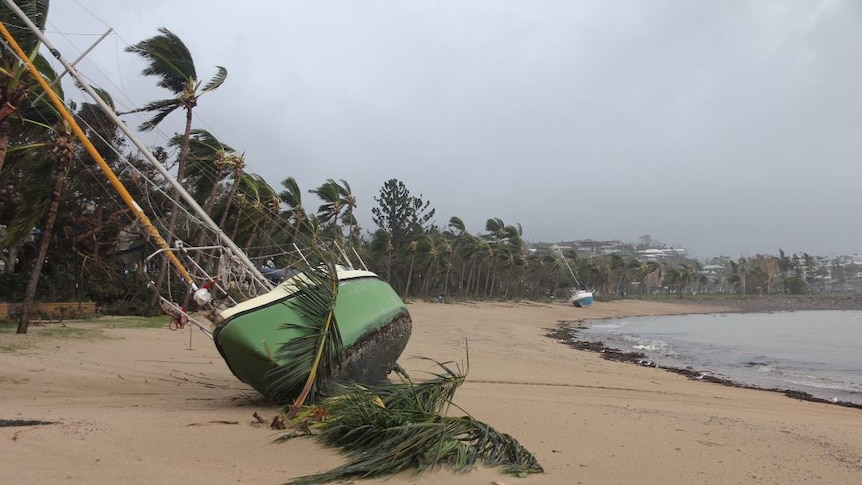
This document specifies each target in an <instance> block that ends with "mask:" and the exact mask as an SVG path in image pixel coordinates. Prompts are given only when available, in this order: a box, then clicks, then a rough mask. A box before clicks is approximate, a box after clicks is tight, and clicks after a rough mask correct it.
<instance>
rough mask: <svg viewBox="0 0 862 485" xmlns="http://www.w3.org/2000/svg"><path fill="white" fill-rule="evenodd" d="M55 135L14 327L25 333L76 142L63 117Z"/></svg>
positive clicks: (73, 156)
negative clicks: (40, 220)
mask: <svg viewBox="0 0 862 485" xmlns="http://www.w3.org/2000/svg"><path fill="white" fill-rule="evenodd" d="M56 135H57V136H56V139H55V140H54V141H53V143H52V144H51V145H52V146H51V152H52V154H53V155H54V158H55V165H54V171H53V187H52V189H51V195H50V198H49V200H50V202H49V204H48V214H47V217H46V219H45V226H44V228H43V229H42V234H41V237H42V241H41V243H40V244H39V254H38V255H37V256H36V260H35V261H34V264H33V269H32V270H31V273H30V279H29V280H28V281H27V288H26V290H25V292H24V302H23V304H22V305H21V307H22V308H21V319H20V321H19V322H18V330H17V332H16V333H19V334H20V333H27V329H28V327H29V326H30V314H31V310H32V305H33V302H34V300H35V298H36V288H37V286H38V285H39V279H40V278H41V275H42V267H43V265H44V264H45V259H46V258H47V255H48V247H49V246H50V244H51V239H52V236H53V234H54V224H55V223H56V221H57V211H58V208H59V207H60V199H61V197H62V195H63V188H64V186H65V185H66V173H67V172H68V170H69V167H70V166H71V165H72V162H73V160H74V159H75V153H76V148H77V144H76V143H75V136H74V135H73V134H72V129H71V126H70V125H69V124H68V123H67V122H66V121H65V120H64V121H63V122H62V123H61V124H60V125H59V126H58V128H57V131H56Z"/></svg>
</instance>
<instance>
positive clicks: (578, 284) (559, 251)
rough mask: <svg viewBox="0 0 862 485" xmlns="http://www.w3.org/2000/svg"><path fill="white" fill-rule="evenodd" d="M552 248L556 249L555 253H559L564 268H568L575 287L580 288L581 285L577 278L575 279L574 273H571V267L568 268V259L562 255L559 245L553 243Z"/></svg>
mask: <svg viewBox="0 0 862 485" xmlns="http://www.w3.org/2000/svg"><path fill="white" fill-rule="evenodd" d="M554 247H555V248H557V252H558V253H560V257H561V258H563V262H564V263H566V268H568V269H569V274H571V275H572V279H573V280H575V285H577V287H578V288H580V287H581V283H580V282H579V281H578V277H577V276H575V272H574V271H572V267H571V266H569V259H568V258H566V255H565V254H563V250H562V249H560V245H559V244H557V243H554Z"/></svg>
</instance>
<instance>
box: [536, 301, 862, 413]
mask: <svg viewBox="0 0 862 485" xmlns="http://www.w3.org/2000/svg"><path fill="white" fill-rule="evenodd" d="M790 311H816V310H790ZM723 313H728V312H723ZM731 313H733V312H731ZM750 313H758V312H750ZM668 316H670V315H668ZM603 320H611V319H600V320H591V322H594V321H603ZM573 324H574V325H573ZM582 325H583V323H581V322H567V321H562V322H557V326H556V328H553V329H548V333H547V334H545V335H546V336H547V337H549V338H552V339H554V340H557V341H560V342H564V343H565V344H566V345H568V346H569V347H571V348H573V349H575V350H579V351H582V352H590V353H596V354H599V356H601V358H603V359H606V360H609V361H612V362H622V363H626V364H632V365H639V366H647V367H656V368H659V369H661V370H663V371H666V372H672V373H675V374H679V375H682V376H685V377H687V378H689V379H691V380H695V381H705V382H711V383H713V384H721V385H723V386H729V387H737V388H740V389H753V390H758V391H766V392H775V393H779V394H783V395H784V396H786V397H789V398H791V399H798V400H800V401H809V402H816V403H823V404H829V405H833V406H843V407H848V408H855V409H862V404H857V403H854V402H850V401H831V400H829V399H824V398H821V397H817V396H814V395H812V394H811V393H809V392H805V391H797V390H793V389H782V388H779V387H773V388H769V387H758V386H753V385H749V384H744V383H741V382H737V381H734V380H733V379H726V378H722V377H716V376H714V375H711V374H710V373H709V371H702V370H697V369H694V368H693V367H691V366H689V367H674V366H666V365H663V366H661V367H659V365H658V364H654V363H653V362H650V361H647V360H646V358H647V355H646V354H643V353H641V352H627V351H624V350H621V349H617V348H613V347H607V346H605V345H604V344H603V343H601V342H592V341H589V340H581V339H578V338H577V335H578V331H579V330H580V329H581V328H583V327H582Z"/></svg>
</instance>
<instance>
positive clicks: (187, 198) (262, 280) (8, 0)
mask: <svg viewBox="0 0 862 485" xmlns="http://www.w3.org/2000/svg"><path fill="white" fill-rule="evenodd" d="M3 3H5V4H6V5H7V6H8V7H9V8H10V9H12V11H13V12H15V14H16V15H18V17H19V18H20V19H21V21H23V22H24V23H25V24H26V25H27V27H28V28H29V29H30V30H31V31H32V32H33V34H34V35H35V36H36V37H38V38H39V40H40V41H41V42H42V44H44V45H45V47H47V48H48V50H49V51H50V52H51V54H52V55H53V56H54V57H55V58H56V59H57V60H58V61H60V63H61V64H63V67H65V68H66V70H67V71H68V72H69V74H70V75H71V76H72V77H73V78H75V81H77V82H78V83H79V84H80V85H81V87H82V88H83V89H84V91H86V92H87V94H89V95H90V97H91V98H93V100H94V101H95V102H96V104H98V105H99V107H100V108H101V109H102V111H104V112H105V114H106V115H108V117H110V118H111V120H112V121H113V122H114V123H115V124H116V125H117V127H118V128H119V129H120V130H121V131H122V132H123V133H125V135H126V136H127V137H128V138H129V140H131V141H132V143H133V144H134V145H135V147H137V149H138V150H140V151H141V153H143V154H144V157H146V159H147V161H149V162H150V164H152V165H153V166H154V167H155V168H156V170H158V171H159V172H160V173H161V174H162V175H163V176H164V177H165V179H166V180H168V182H169V183H170V184H171V186H173V188H174V189H176V190H177V192H178V193H179V194H180V196H181V197H182V199H183V201H184V202H186V203H187V204H188V205H189V206H190V207H191V208H192V209H194V211H195V213H196V214H197V216H198V217H200V219H201V220H202V221H203V222H204V224H205V225H206V226H207V227H209V229H211V230H212V231H214V232H215V233H216V235H217V236H218V238H219V240H220V241H221V242H222V243H223V244H224V245H225V246H227V248H228V249H229V250H230V251H231V253H233V256H235V257H236V258H237V259H239V261H240V262H242V264H243V265H244V266H246V267H247V268H248V270H249V271H250V272H251V274H252V275H253V276H254V278H255V279H256V280H257V282H258V283H259V284H261V285H263V287H264V288H268V289H271V288H272V287H273V285H272V283H271V282H270V281H269V280H268V279H267V278H266V277H265V276H263V273H261V272H260V270H259V269H258V268H257V266H255V264H254V263H253V262H252V261H251V260H250V259H249V258H248V255H246V254H245V252H244V251H243V250H242V249H240V248H239V246H237V244H236V243H235V242H234V241H233V240H232V239H230V238H229V237H228V236H227V234H226V233H225V232H224V231H223V230H222V229H221V227H219V226H218V224H216V223H215V221H213V220H212V218H211V217H210V216H209V214H207V213H206V211H205V210H204V209H203V208H202V207H201V206H200V204H198V203H197V201H195V199H194V197H192V196H191V194H189V193H188V191H186V189H185V188H184V187H183V186H182V185H181V184H180V183H179V182H178V181H177V180H176V179H175V178H174V177H173V175H171V173H170V172H168V170H167V169H166V168H165V167H164V166H163V165H162V164H161V163H159V161H158V160H156V157H154V156H153V154H152V153H151V152H150V150H149V149H148V148H147V147H146V146H144V144H143V143H141V141H140V140H139V139H138V137H137V136H136V135H135V134H134V133H132V131H131V130H130V129H129V127H128V126H126V124H125V123H123V120H121V119H120V117H119V116H117V114H116V113H115V112H114V110H113V109H112V108H111V107H110V106H108V104H107V103H105V101H104V100H102V97H101V96H99V94H98V93H96V91H95V90H94V89H93V88H92V87H91V86H90V84H89V83H88V82H87V80H86V79H84V77H83V76H81V75H80V74H79V73H78V70H77V69H76V68H75V66H73V65H72V64H71V63H69V61H68V60H66V58H65V57H63V56H62V54H60V51H58V50H57V49H56V48H55V47H54V46H53V44H51V42H50V41H48V39H47V37H45V34H43V33H42V31H41V30H39V28H38V27H36V24H34V23H33V22H32V21H31V20H30V18H29V17H27V15H26V14H25V13H24V12H23V11H22V10H21V9H20V8H19V7H18V5H16V4H15V2H14V1H13V0H3ZM4 30H5V26H4ZM25 58H26V56H25ZM34 76H36V74H34ZM36 77H37V78H41V76H36ZM43 88H44V89H45V90H46V91H48V90H50V87H48V86H47V84H46V86H43ZM82 133H83V132H82ZM135 205H136V206H137V204H135ZM138 209H140V207H138ZM168 253H169V254H171V253H170V251H168Z"/></svg>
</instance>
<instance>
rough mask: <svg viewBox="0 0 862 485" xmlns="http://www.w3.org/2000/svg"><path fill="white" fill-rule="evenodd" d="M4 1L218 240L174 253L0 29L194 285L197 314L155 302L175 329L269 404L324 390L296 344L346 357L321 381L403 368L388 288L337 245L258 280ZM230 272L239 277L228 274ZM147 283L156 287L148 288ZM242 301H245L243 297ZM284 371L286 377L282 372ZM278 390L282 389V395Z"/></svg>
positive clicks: (398, 309)
mask: <svg viewBox="0 0 862 485" xmlns="http://www.w3.org/2000/svg"><path fill="white" fill-rule="evenodd" d="M4 3H6V4H7V5H8V6H9V8H11V9H12V10H13V11H15V12H16V14H17V15H18V16H19V17H20V18H21V20H22V21H23V22H24V23H25V24H27V25H28V27H29V28H30V30H31V31H32V32H33V33H34V35H36V36H37V37H38V38H39V39H40V41H41V42H42V43H43V44H44V45H45V46H46V47H47V48H49V49H50V51H51V53H52V54H53V55H54V57H56V58H57V59H58V60H59V61H60V62H61V63H62V64H63V66H64V67H65V68H66V70H67V72H68V73H69V74H71V75H72V76H73V77H74V78H75V80H76V81H77V82H78V84H79V86H81V88H82V89H84V91H86V92H87V93H88V94H89V95H90V96H91V97H92V98H93V100H94V101H95V103H96V104H97V105H98V106H100V107H101V108H102V110H103V111H104V112H105V114H106V115H107V116H109V117H110V118H111V119H112V120H113V121H114V123H115V124H116V125H117V127H118V128H119V129H120V130H122V131H123V132H124V133H125V134H126V136H127V137H128V138H129V140H130V141H131V142H132V143H133V144H134V145H135V146H136V147H137V148H138V149H139V150H140V152H141V153H142V154H143V155H144V156H145V158H146V159H147V160H148V161H149V162H150V164H151V165H152V167H153V168H155V169H156V170H157V171H159V172H160V173H161V174H162V176H164V178H165V180H167V181H168V182H169V183H170V184H171V185H172V186H173V188H174V189H175V190H176V192H177V193H178V194H179V195H180V198H181V201H175V202H176V203H177V205H178V206H179V204H180V203H184V205H185V207H187V208H188V209H190V210H191V211H193V213H194V214H195V215H196V217H197V218H198V219H199V220H200V221H201V222H202V224H203V225H204V226H205V228H206V229H209V230H210V231H211V232H212V233H213V234H214V240H215V241H217V242H218V244H217V245H215V246H206V247H197V248H196V247H190V246H188V245H185V244H183V243H182V241H178V242H176V243H175V244H174V245H173V246H171V245H169V244H168V243H167V242H166V241H165V239H164V238H163V237H162V236H161V235H160V234H159V231H158V230H157V229H156V228H155V226H154V225H153V224H152V222H150V220H149V218H148V217H147V215H146V214H144V211H143V210H142V209H141V207H140V205H138V203H137V202H135V201H134V199H132V197H131V195H130V193H129V191H128V190H126V189H125V187H124V186H123V184H122V182H121V181H120V180H119V179H118V178H117V176H116V175H115V174H114V173H113V170H112V169H111V167H110V166H109V165H108V164H107V163H106V162H105V161H104V159H103V158H102V156H101V155H100V154H99V153H98V151H97V150H96V149H95V147H94V146H93V144H92V143H91V142H90V141H89V140H88V139H87V137H86V135H85V134H84V132H83V130H82V129H81V128H80V127H79V126H78V124H77V122H76V120H75V119H74V117H73V116H72V115H71V114H70V113H69V111H68V109H67V108H66V106H65V104H64V103H63V102H62V100H60V99H59V97H58V96H56V94H55V93H54V92H53V90H52V88H51V87H50V86H49V85H48V84H47V82H46V81H45V80H44V79H43V78H42V76H40V75H39V72H38V70H37V69H36V68H35V67H34V66H33V65H32V63H29V62H27V56H26V55H24V53H23V52H22V51H21V49H20V47H18V45H17V43H16V42H15V40H14V38H13V37H12V36H11V34H10V33H9V31H8V30H7V29H6V27H5V25H2V23H0V31H2V34H3V36H4V37H5V39H6V41H7V42H8V43H9V45H10V46H12V47H14V48H16V52H17V54H18V56H19V57H20V58H21V59H22V62H25V63H27V65H28V68H29V69H30V72H31V74H33V76H34V77H35V78H36V80H37V82H39V84H40V85H41V86H42V88H43V89H44V90H45V92H46V94H47V95H48V96H49V98H50V99H51V102H52V103H53V104H54V105H55V107H56V108H57V110H58V111H59V112H60V113H61V115H63V117H64V118H65V119H66V121H68V122H69V124H70V125H71V126H72V129H73V131H74V133H75V134H76V136H77V137H78V138H79V139H80V141H81V143H82V144H83V145H84V147H85V149H86V150H87V151H88V153H89V154H90V155H91V156H92V157H93V159H94V160H96V163H97V164H98V165H99V166H100V168H101V169H102V171H103V172H104V173H105V175H106V177H107V178H108V180H109V181H110V183H111V185H112V187H113V188H114V189H115V190H116V191H117V192H118V193H119V194H120V196H121V198H122V199H123V201H124V202H125V203H126V205H127V206H128V207H129V209H130V210H131V212H132V214H133V215H134V216H135V220H136V222H137V223H138V224H139V225H140V226H141V227H142V228H143V229H144V230H145V231H146V233H147V235H148V237H149V238H150V240H151V241H152V242H153V244H155V246H156V247H157V248H158V250H157V251H156V252H155V253H153V254H152V255H150V256H149V258H147V259H148V260H150V259H152V258H155V257H157V256H158V257H167V258H168V260H169V261H170V263H171V266H172V268H173V269H174V270H175V271H176V272H177V273H178V274H179V275H180V277H181V278H182V279H183V281H184V282H185V283H186V284H187V285H188V291H189V293H190V294H191V295H193V300H194V301H195V303H196V304H197V306H198V310H199V311H196V312H190V311H187V310H186V309H185V308H184V307H182V306H181V305H179V304H178V303H176V302H174V301H172V300H170V299H169V298H165V297H164V296H163V295H159V301H160V303H161V307H162V310H163V311H164V312H165V313H167V314H169V315H171V316H172V317H173V318H174V320H175V321H176V322H181V323H182V324H186V323H189V324H192V325H194V326H196V327H197V328H199V329H200V330H201V331H203V332H204V333H205V334H206V335H208V336H209V337H210V338H212V340H213V342H214V343H215V346H216V348H217V349H218V351H219V353H220V354H221V356H222V357H223V358H224V360H225V362H226V363H227V365H228V367H229V368H230V370H231V371H232V372H233V373H234V375H235V376H236V377H237V378H239V379H240V380H241V381H243V382H245V383H247V384H249V385H250V386H252V387H253V388H254V389H256V390H257V391H259V392H260V393H261V394H263V395H264V396H267V397H269V398H272V399H274V400H277V401H280V402H286V401H288V400H290V399H293V398H296V397H298V396H299V395H300V394H301V393H303V392H306V391H307V389H302V390H301V389H300V387H301V386H300V385H299V384H296V385H294V386H293V387H292V388H288V389H285V387H284V386H280V387H279V386H273V382H272V380H273V378H274V377H273V376H278V375H285V374H289V375H290V376H292V377H293V378H294V379H293V381H291V382H294V383H301V382H303V381H305V380H306V377H307V379H308V382H309V383H311V382H312V381H314V386H316V387H319V384H321V382H322V381H321V380H319V379H320V377H321V376H319V375H317V372H316V371H317V367H315V366H316V365H317V363H318V361H319V358H318V359H314V361H313V362H311V361H310V360H309V355H307V353H306V354H300V353H297V352H293V353H292V352H291V348H293V347H296V346H293V347H292V346H291V344H292V343H297V342H305V341H308V340H309V339H315V338H318V339H320V340H321V344H320V345H319V347H320V348H321V349H322V348H323V347H324V346H330V347H331V348H335V349H338V351H339V353H340V355H338V356H336V357H337V358H335V359H334V361H335V362H337V363H338V364H337V366H336V367H335V368H332V369H329V372H327V373H325V374H326V375H324V376H323V378H324V379H335V380H349V381H354V382H359V383H364V384H373V383H378V382H379V381H381V380H383V379H385V378H386V374H387V373H388V372H389V371H390V370H391V369H392V368H393V367H395V366H396V365H397V363H396V362H397V359H398V358H399V356H400V355H401V353H402V352H403V350H404V348H405V346H406V345H407V341H408V340H409V338H410V334H411V330H412V322H411V318H410V314H409V312H408V311H407V308H406V306H405V304H404V302H403V301H402V300H401V298H400V297H399V296H398V295H397V294H396V293H395V291H394V290H393V289H392V288H391V286H389V284H388V283H386V282H385V281H383V280H382V279H380V278H379V277H378V276H377V275H376V274H375V273H373V272H371V271H369V270H368V269H367V268H365V267H364V265H362V268H361V269H358V268H355V267H354V266H353V264H352V263H351V261H349V260H348V258H347V257H346V255H345V254H344V251H342V250H341V249H340V248H338V246H337V244H335V243H332V244H330V245H326V247H324V245H320V244H315V245H312V246H311V247H310V248H307V249H306V251H305V252H306V253H313V255H314V256H315V258H316V259H315V261H317V262H316V263H315V264H314V265H312V264H310V263H308V261H305V255H304V254H303V252H302V251H299V248H295V249H296V252H297V253H299V254H300V257H301V260H303V261H305V264H303V265H300V266H301V268H302V269H301V270H300V271H294V272H293V274H292V276H290V277H289V278H287V279H286V280H284V281H282V282H280V283H277V284H275V283H273V282H272V281H271V279H269V278H267V277H266V276H265V275H264V274H263V273H262V272H261V269H260V267H259V265H257V264H255V263H253V262H252V261H251V259H250V258H249V257H248V255H246V254H245V253H244V252H243V251H242V250H241V249H240V248H239V247H238V246H237V244H236V243H235V242H234V241H232V240H231V239H230V238H229V237H228V236H227V235H226V234H225V232H224V231H223V230H222V229H221V228H220V227H219V226H218V225H217V224H216V223H215V222H214V221H213V220H212V219H211V218H210V216H209V214H207V212H206V211H205V210H204V209H203V208H202V207H201V206H200V205H199V204H198V203H197V202H196V201H195V200H194V198H193V197H192V196H191V195H190V194H189V192H188V191H187V190H186V189H185V188H184V187H183V186H182V185H181V184H180V183H179V182H178V181H177V180H176V178H175V177H174V176H173V174H171V173H169V172H168V170H167V169H166V168H165V167H164V166H163V165H162V164H161V163H159V162H158V161H157V160H156V159H155V157H154V156H153V155H152V153H150V151H149V149H148V148H147V147H146V146H145V145H144V144H143V143H141V142H140V140H139V139H138V138H137V136H136V135H135V134H134V133H133V132H131V130H129V129H128V127H127V126H126V124H125V123H124V122H123V121H122V120H120V119H119V117H118V116H117V115H116V114H115V113H114V110H113V109H112V108H111V107H110V106H108V105H107V103H105V101H104V100H103V99H102V97H101V96H100V95H99V94H98V93H97V92H96V91H95V90H94V89H93V88H92V87H91V86H90V85H89V83H88V82H87V80H86V78H85V77H83V76H81V75H80V74H79V73H78V72H77V70H76V69H75V67H74V66H73V65H72V64H71V63H69V62H68V61H67V60H66V59H65V58H64V57H63V56H62V55H61V54H60V53H59V51H57V49H56V48H55V47H54V46H53V45H52V44H51V43H50V42H49V40H48V39H47V38H45V36H44V35H43V34H42V32H41V31H40V30H39V29H38V28H37V27H36V26H35V25H34V24H33V23H32V22H31V21H30V19H29V18H27V16H26V15H25V14H24V13H23V12H22V11H21V10H20V9H19V8H18V7H17V6H16V5H15V4H14V2H11V1H6V0H4ZM177 210H178V209H177ZM196 250H205V251H207V252H208V254H212V253H217V254H219V255H220V259H221V260H222V261H225V262H226V263H225V264H220V265H219V266H218V268H217V272H218V274H208V272H207V271H206V270H205V269H204V267H203V266H202V265H201V264H198V261H197V260H196V259H195V258H194V256H192V255H193V254H194V252H195V251H196ZM335 255H339V256H335ZM335 258H338V259H339V262H338V263H337V264H336V263H335V262H334V261H333V259H335ZM360 262H361V260H360ZM320 268H325V269H324V270H323V271H322V272H323V273H324V276H326V277H328V278H329V279H330V281H331V282H332V283H333V288H331V289H330V291H329V293H327V294H329V295H331V298H332V300H333V301H331V302H329V303H328V305H329V307H330V311H329V312H328V314H326V322H325V324H326V327H327V328H328V329H330V330H329V331H327V332H320V331H318V330H319V328H318V326H316V325H317V324H318V323H319V322H317V321H315V318H314V315H313V312H310V311H309V308H308V306H307V305H306V304H304V303H303V301H304V300H303V298H302V297H303V295H308V294H310V293H314V292H316V291H317V290H316V288H319V287H320V285H321V283H320V280H317V282H315V279H314V278H313V276H314V273H317V272H319V271H320ZM232 272H234V273H236V274H233V275H231V274H230V273H232ZM318 276H319V275H318ZM150 284H151V286H152V287H154V288H155V287H156V285H155V284H153V283H152V282H150ZM240 294H241V295H243V297H239V296H237V295H240ZM336 322H337V324H335V323H336ZM332 340H336V341H337V342H336V343H337V345H335V346H334V347H332ZM306 347H307V346H306ZM312 348H314V346H312ZM312 356H313V355H312ZM278 371H281V374H279V372H278ZM274 387H278V392H277V393H276V394H274V391H273V388H274Z"/></svg>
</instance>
